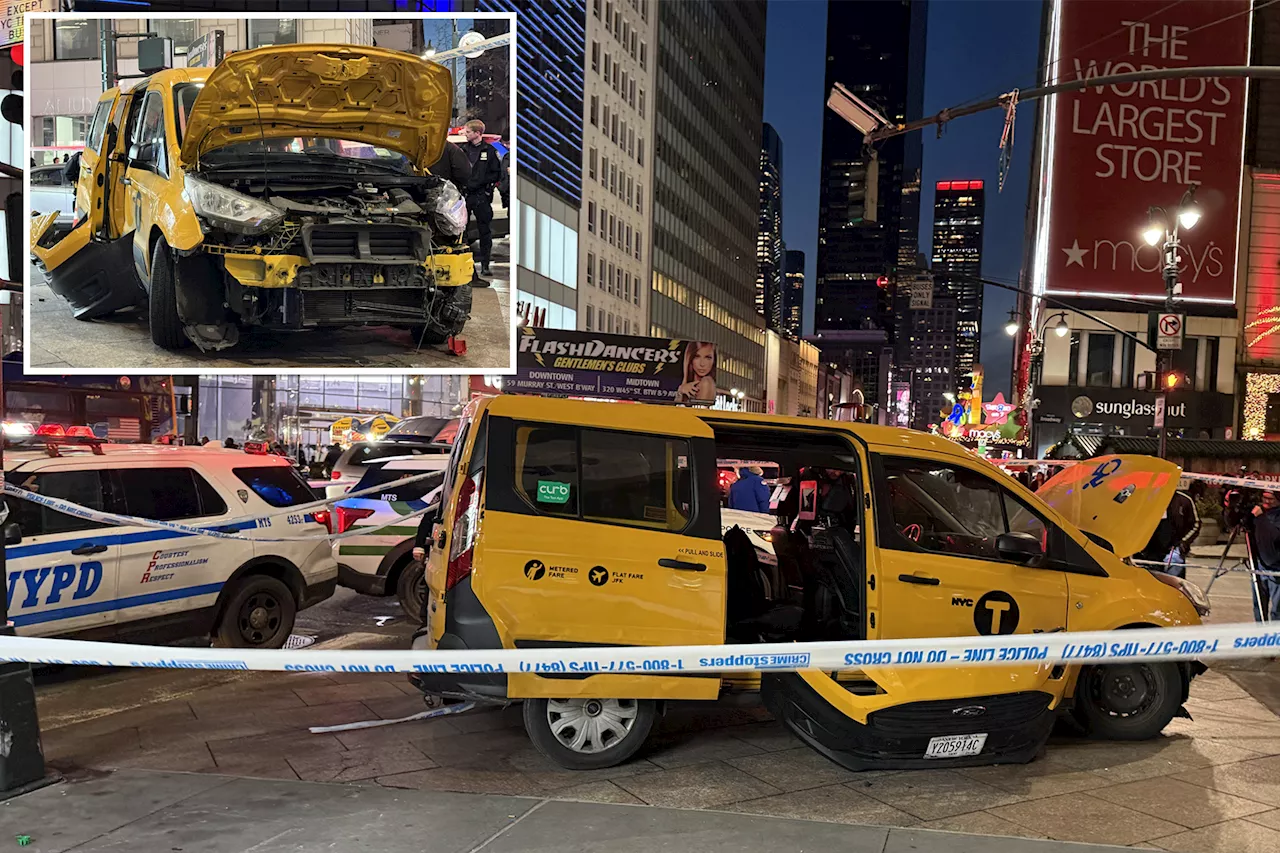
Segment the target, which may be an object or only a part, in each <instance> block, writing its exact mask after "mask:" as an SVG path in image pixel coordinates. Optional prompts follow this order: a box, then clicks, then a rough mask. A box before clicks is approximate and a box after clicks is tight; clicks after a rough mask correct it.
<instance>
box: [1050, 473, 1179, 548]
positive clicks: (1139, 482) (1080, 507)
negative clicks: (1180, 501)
mask: <svg viewBox="0 0 1280 853" xmlns="http://www.w3.org/2000/svg"><path fill="white" fill-rule="evenodd" d="M1181 477H1182V469H1181V468H1179V467H1178V466H1177V465H1174V464H1173V463H1172V462H1168V461H1166V460H1164V459H1156V458H1155V457H1154V456H1128V455H1113V456H1099V457H1097V458H1095V459H1087V460H1084V461H1082V462H1079V463H1077V464H1075V465H1072V466H1070V467H1068V468H1066V469H1064V470H1063V471H1061V472H1059V473H1058V474H1057V476H1055V477H1053V478H1052V479H1051V480H1049V481H1048V482H1047V483H1045V484H1044V485H1043V486H1041V487H1040V490H1039V491H1037V492H1036V495H1037V496H1038V497H1039V498H1041V499H1042V500H1043V501H1044V502H1045V503H1047V504H1048V505H1049V506H1051V507H1053V508H1054V509H1056V510H1057V511H1058V512H1060V513H1062V514H1063V515H1064V516H1066V518H1067V520H1068V521H1070V522H1071V523H1072V524H1074V525H1075V526H1076V527H1078V528H1080V529H1081V530H1082V531H1084V532H1085V533H1090V534H1092V535H1094V536H1096V537H1098V538H1099V539H1103V540H1105V541H1106V542H1107V544H1108V545H1110V546H1111V550H1112V551H1114V552H1115V554H1116V556H1118V557H1121V558H1124V557H1132V556H1133V555H1134V554H1136V553H1138V552H1139V551H1141V550H1142V549H1143V548H1145V547H1146V545H1147V542H1149V541H1150V540H1151V534H1152V533H1154V532H1155V529H1156V525H1158V524H1159V523H1160V519H1162V518H1164V514H1165V511H1166V510H1168V508H1169V502H1170V501H1172V500H1173V495H1174V492H1176V491H1177V489H1178V481H1179V479H1180V478H1181Z"/></svg>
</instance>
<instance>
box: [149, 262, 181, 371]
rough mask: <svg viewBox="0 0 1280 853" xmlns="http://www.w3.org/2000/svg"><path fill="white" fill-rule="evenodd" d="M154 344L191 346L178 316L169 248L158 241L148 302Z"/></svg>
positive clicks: (176, 346) (169, 346)
mask: <svg viewBox="0 0 1280 853" xmlns="http://www.w3.org/2000/svg"><path fill="white" fill-rule="evenodd" d="M148 311H149V313H150V316H149V318H148V319H149V320H150V323H151V342H152V343H153V344H155V345H156V346H158V347H163V348H164V349H167V350H176V349H182V348H184V347H186V346H188V345H190V343H191V341H190V339H189V338H188V337H187V333H186V332H185V331H183V328H182V320H181V318H179V317H178V282H177V273H176V271H175V270H174V264H173V259H172V258H171V257H170V255H169V247H168V246H166V245H165V242H164V240H158V241H157V242H156V247H155V249H154V250H152V252H151V298H150V301H149V303H148Z"/></svg>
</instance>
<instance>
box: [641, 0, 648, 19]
mask: <svg viewBox="0 0 1280 853" xmlns="http://www.w3.org/2000/svg"><path fill="white" fill-rule="evenodd" d="M640 20H642V21H644V22H645V23H648V21H649V0H640Z"/></svg>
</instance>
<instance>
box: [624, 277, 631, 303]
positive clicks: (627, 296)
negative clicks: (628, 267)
mask: <svg viewBox="0 0 1280 853" xmlns="http://www.w3.org/2000/svg"><path fill="white" fill-rule="evenodd" d="M622 298H623V300H625V301H626V302H630V301H631V273H623V275H622Z"/></svg>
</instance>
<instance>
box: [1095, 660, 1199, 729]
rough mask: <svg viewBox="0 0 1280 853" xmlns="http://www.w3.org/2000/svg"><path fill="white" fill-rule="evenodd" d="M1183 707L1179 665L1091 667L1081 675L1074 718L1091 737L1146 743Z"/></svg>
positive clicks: (1134, 664) (1126, 664)
mask: <svg viewBox="0 0 1280 853" xmlns="http://www.w3.org/2000/svg"><path fill="white" fill-rule="evenodd" d="M1181 704H1182V672H1181V671H1180V670H1179V668H1178V665H1177V664H1176V663H1122V664H1106V665H1102V666H1091V667H1088V668H1086V669H1085V670H1084V671H1083V672H1081V673H1080V683H1079V686H1078V687H1077V689H1076V717H1077V719H1079V721H1080V722H1081V723H1082V724H1083V725H1084V728H1085V730H1086V731H1087V732H1088V733H1089V734H1090V735H1091V736H1093V737H1097V738H1105V739H1107V740H1148V739H1150V738H1153V737H1155V736H1157V735H1158V734H1160V732H1161V731H1163V730H1164V727H1165V726H1167V725H1168V724H1169V721H1170V720H1172V719H1173V717H1174V715H1175V714H1177V712H1178V708H1179V706H1181Z"/></svg>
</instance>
